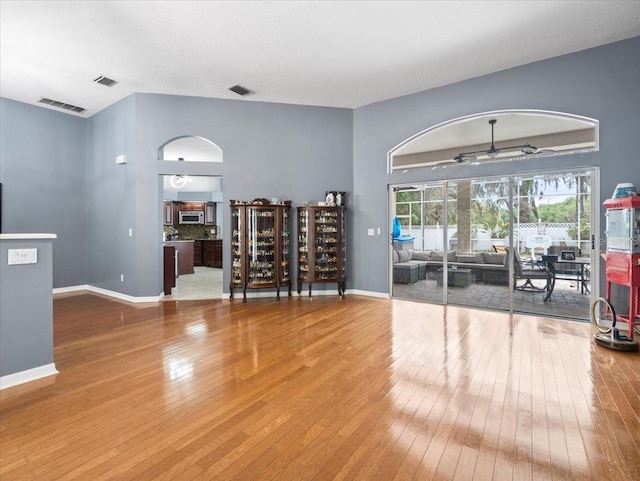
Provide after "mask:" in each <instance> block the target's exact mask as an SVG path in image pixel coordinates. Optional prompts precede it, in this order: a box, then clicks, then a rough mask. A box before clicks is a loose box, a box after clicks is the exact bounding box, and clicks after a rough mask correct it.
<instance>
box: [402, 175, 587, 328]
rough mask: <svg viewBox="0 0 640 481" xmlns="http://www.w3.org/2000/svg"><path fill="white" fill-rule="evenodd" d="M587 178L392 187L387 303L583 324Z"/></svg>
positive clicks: (540, 177) (521, 178)
mask: <svg viewBox="0 0 640 481" xmlns="http://www.w3.org/2000/svg"><path fill="white" fill-rule="evenodd" d="M592 176H593V172H592V171H579V172H563V173H553V174H545V175H529V176H526V175H523V176H517V177H509V178H486V179H474V180H455V181H445V182H439V183H433V184H424V185H411V186H396V187H395V188H394V190H393V193H392V196H393V197H392V205H393V206H394V211H393V214H394V218H393V219H391V221H392V222H395V223H398V224H400V229H399V230H400V232H397V233H396V234H397V235H396V236H395V239H394V241H393V249H392V263H393V279H392V295H393V297H399V298H405V299H415V300H422V301H427V302H436V303H445V304H453V305H461V306H469V307H478V308H484V309H495V310H501V311H504V310H513V311H514V312H521V313H527V314H536V315H548V316H552V317H566V318H574V319H585V320H586V319H588V317H589V305H590V292H591V286H590V280H591V275H592V266H591V262H592V258H593V257H594V255H595V253H593V252H592V246H591V226H592V224H593V222H592V218H593V217H594V214H595V213H596V212H597V211H595V209H592V206H591V205H592V192H591V184H592ZM592 210H593V212H592Z"/></svg>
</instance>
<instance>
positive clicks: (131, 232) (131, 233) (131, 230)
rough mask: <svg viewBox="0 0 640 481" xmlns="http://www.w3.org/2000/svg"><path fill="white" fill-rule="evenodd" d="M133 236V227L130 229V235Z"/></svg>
mask: <svg viewBox="0 0 640 481" xmlns="http://www.w3.org/2000/svg"><path fill="white" fill-rule="evenodd" d="M132 236H133V229H129V237H132Z"/></svg>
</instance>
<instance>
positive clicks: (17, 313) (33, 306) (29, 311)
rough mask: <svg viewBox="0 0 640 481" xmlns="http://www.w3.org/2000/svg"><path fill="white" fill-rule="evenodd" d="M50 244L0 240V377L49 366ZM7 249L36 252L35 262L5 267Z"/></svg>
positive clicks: (35, 241)
mask: <svg viewBox="0 0 640 481" xmlns="http://www.w3.org/2000/svg"><path fill="white" fill-rule="evenodd" d="M54 242H55V241H54ZM51 244H52V239H38V240H32V239H26V240H4V239H3V240H0V286H2V289H0V376H6V375H8V374H14V373H17V372H21V371H26V370H27V369H33V368H35V367H40V366H45V365H47V364H51V363H53V291H52V286H53V281H52V261H51V259H52V255H51V253H52V245H51ZM9 249H37V256H38V262H37V264H24V265H7V261H8V251H9Z"/></svg>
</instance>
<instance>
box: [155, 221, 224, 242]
mask: <svg viewBox="0 0 640 481" xmlns="http://www.w3.org/2000/svg"><path fill="white" fill-rule="evenodd" d="M211 229H213V230H214V232H215V231H216V226H212V225H196V224H183V225H179V226H171V225H165V226H164V233H165V235H166V236H167V238H168V236H169V235H172V236H173V235H176V234H177V236H178V237H177V238H178V239H179V240H196V239H215V238H217V237H218V236H217V235H216V234H212V233H211Z"/></svg>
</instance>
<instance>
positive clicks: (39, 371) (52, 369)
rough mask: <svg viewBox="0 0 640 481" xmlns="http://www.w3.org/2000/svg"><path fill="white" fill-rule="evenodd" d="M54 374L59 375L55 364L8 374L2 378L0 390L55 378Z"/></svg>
mask: <svg viewBox="0 0 640 481" xmlns="http://www.w3.org/2000/svg"><path fill="white" fill-rule="evenodd" d="M54 374H58V370H57V369H56V365H55V363H51V364H45V365H44V366H38V367H34V368H32V369H27V370H26V371H20V372H16V373H14V374H7V375H6V376H2V377H0V390H2V389H7V388H9V387H13V386H17V385H18V384H24V383H25V382H31V381H35V380H36V379H40V378H43V377H47V376H53V375H54Z"/></svg>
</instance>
